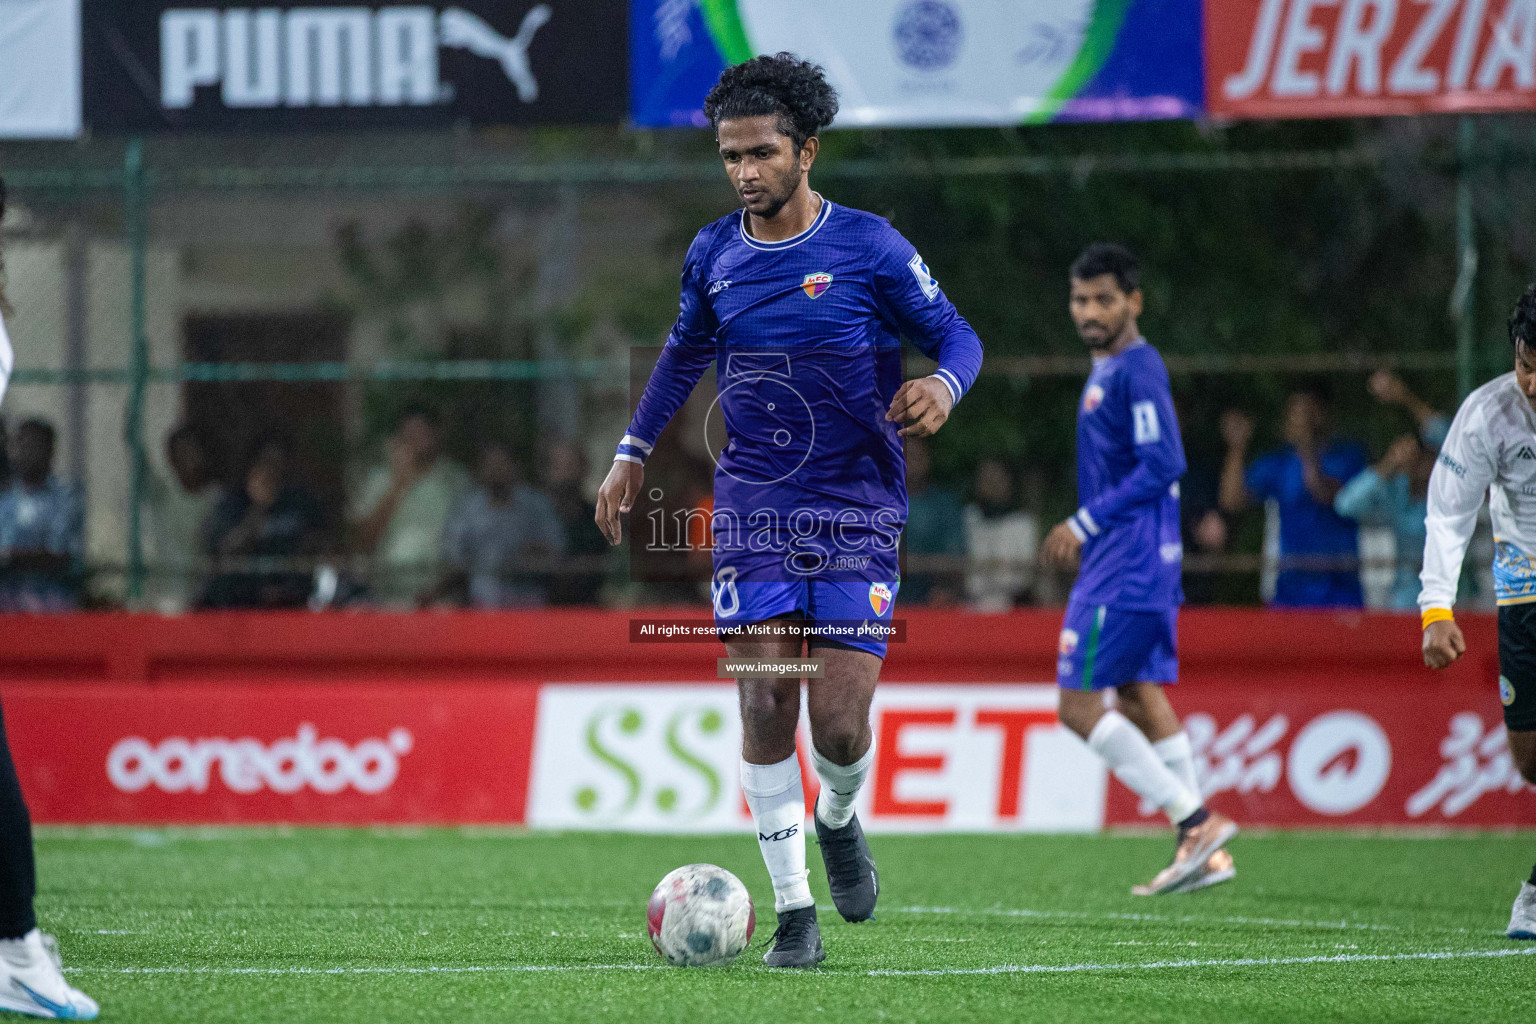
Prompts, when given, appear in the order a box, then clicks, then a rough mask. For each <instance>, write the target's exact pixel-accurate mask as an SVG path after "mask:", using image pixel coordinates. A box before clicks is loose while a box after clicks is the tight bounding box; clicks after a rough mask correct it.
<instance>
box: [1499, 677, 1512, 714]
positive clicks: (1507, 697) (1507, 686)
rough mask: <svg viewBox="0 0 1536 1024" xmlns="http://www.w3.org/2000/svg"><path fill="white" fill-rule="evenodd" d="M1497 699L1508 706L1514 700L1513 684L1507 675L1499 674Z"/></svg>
mask: <svg viewBox="0 0 1536 1024" xmlns="http://www.w3.org/2000/svg"><path fill="white" fill-rule="evenodd" d="M1499 700H1501V701H1503V702H1504V706H1505V707H1509V706H1510V705H1511V704H1513V703H1514V702H1515V686H1514V684H1513V683H1511V682H1510V681H1509V678H1508V677H1507V676H1499Z"/></svg>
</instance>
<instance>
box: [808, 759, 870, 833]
mask: <svg viewBox="0 0 1536 1024" xmlns="http://www.w3.org/2000/svg"><path fill="white" fill-rule="evenodd" d="M811 763H812V764H814V765H815V766H816V777H817V778H819V779H820V780H821V795H820V796H818V797H817V798H816V817H818V818H820V819H821V820H822V821H823V822H824V823H826V824H828V825H831V826H832V827H833V828H842V827H843V826H844V825H846V824H848V822H849V821H850V820H852V818H853V804H854V801H856V800H857V799H858V798H859V790H860V789H862V788H863V786H864V780H865V779H867V778H869V770H870V768H871V767H873V766H874V763H875V745H874V744H873V743H871V744H870V745H869V749H868V750H866V751H864V756H863V757H861V758H859V759H858V760H857V761H855V762H853V764H834V763H833V762H831V761H828V760H827V759H826V758H825V757H822V756H821V751H819V750H817V749H816V746H815V744H812V745H811Z"/></svg>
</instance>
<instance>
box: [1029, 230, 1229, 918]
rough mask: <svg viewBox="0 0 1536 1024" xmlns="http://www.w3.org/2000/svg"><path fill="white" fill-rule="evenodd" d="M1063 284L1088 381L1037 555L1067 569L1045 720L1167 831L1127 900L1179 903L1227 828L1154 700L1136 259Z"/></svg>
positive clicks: (1167, 603) (1172, 569) (1164, 482)
mask: <svg viewBox="0 0 1536 1024" xmlns="http://www.w3.org/2000/svg"><path fill="white" fill-rule="evenodd" d="M1070 276H1071V288H1072V291H1071V312H1072V319H1073V321H1074V323H1075V325H1076V327H1077V331H1078V334H1079V336H1080V337H1081V338H1082V339H1083V341H1084V342H1085V343H1086V344H1087V346H1088V349H1089V351H1090V353H1091V354H1092V355H1093V370H1092V372H1091V373H1090V374H1089V376H1088V383H1087V384H1086V385H1085V386H1084V388H1083V395H1082V399H1081V401H1080V402H1079V404H1078V410H1077V486H1078V498H1079V500H1080V502H1081V507H1080V508H1078V510H1077V511H1076V512H1075V513H1073V514H1072V515H1071V516H1070V517H1068V518H1067V519H1066V520H1065V521H1064V522H1062V523H1061V524H1059V525H1058V526H1056V528H1055V529H1053V530H1052V531H1051V533H1050V535H1049V536H1047V538H1046V541H1045V544H1044V545H1043V547H1042V549H1041V558H1042V559H1043V560H1044V561H1045V562H1047V563H1048V564H1052V565H1056V566H1060V567H1071V566H1073V565H1077V566H1079V568H1078V574H1077V581H1076V583H1075V584H1074V585H1073V587H1072V596H1071V598H1070V599H1069V601H1068V603H1067V612H1066V616H1065V619H1064V621H1063V623H1062V630H1061V635H1060V639H1059V644H1058V651H1059V661H1058V663H1057V667H1056V673H1057V675H1056V679H1057V683H1058V685H1059V687H1060V701H1059V705H1058V713H1059V715H1060V718H1061V721H1062V724H1064V725H1066V726H1067V727H1068V728H1069V729H1071V730H1072V731H1073V732H1075V733H1077V735H1078V736H1080V737H1081V738H1082V739H1083V740H1084V741H1085V742H1087V744H1088V746H1089V747H1090V748H1091V749H1092V750H1093V751H1094V752H1095V753H1097V754H1098V755H1099V756H1100V757H1102V758H1104V760H1105V762H1106V763H1107V764H1108V765H1109V768H1110V770H1111V771H1112V772H1113V773H1114V775H1115V777H1116V778H1118V779H1120V781H1121V782H1123V783H1125V784H1126V785H1127V786H1128V787H1129V788H1130V789H1131V790H1132V791H1134V792H1135V793H1136V794H1137V795H1138V796H1140V797H1142V798H1143V799H1144V800H1146V801H1147V802H1149V803H1151V804H1153V805H1155V806H1157V807H1159V808H1161V809H1162V810H1163V811H1164V813H1166V814H1167V815H1168V819H1169V821H1170V822H1172V823H1173V824H1174V825H1175V826H1176V827H1177V828H1178V834H1179V844H1178V849H1177V851H1176V852H1175V855H1174V860H1173V863H1172V864H1170V865H1169V866H1168V867H1167V868H1165V869H1164V870H1163V871H1161V872H1159V873H1158V875H1157V876H1156V877H1155V878H1153V879H1152V881H1151V882H1150V883H1149V884H1147V885H1144V886H1136V887H1135V888H1134V889H1133V892H1136V893H1137V894H1139V895H1153V894H1163V893H1174V892H1189V891H1192V890H1194V889H1199V888H1203V887H1205V886H1208V885H1213V884H1215V883H1217V882H1222V881H1226V880H1227V879H1230V878H1232V877H1233V876H1234V875H1235V873H1236V869H1235V867H1234V866H1233V863H1232V858H1231V855H1230V854H1229V853H1227V851H1226V850H1225V849H1224V847H1225V845H1226V843H1227V841H1228V840H1229V839H1231V838H1232V836H1234V835H1236V834H1237V826H1236V825H1235V824H1234V823H1233V822H1232V821H1231V820H1229V819H1228V818H1226V817H1225V816H1223V815H1221V814H1218V813H1216V812H1214V811H1211V810H1210V809H1209V808H1207V807H1205V806H1204V803H1203V800H1202V799H1201V795H1200V786H1199V781H1198V779H1197V777H1196V773H1195V765H1194V752H1193V750H1192V748H1191V746H1190V742H1189V737H1188V736H1187V735H1186V734H1185V732H1184V727H1183V724H1182V723H1181V722H1180V721H1179V718H1178V716H1177V715H1176V714H1174V711H1173V707H1172V706H1171V705H1170V704H1169V703H1168V698H1167V695H1166V694H1165V693H1164V692H1163V687H1164V686H1165V685H1167V684H1169V683H1174V682H1177V681H1178V675H1179V661H1178V616H1179V605H1180V604H1181V603H1182V602H1183V600H1184V594H1183V587H1182V584H1181V573H1182V561H1183V547H1182V544H1181V541H1180V531H1179V478H1180V477H1182V476H1183V475H1184V469H1185V461H1184V445H1183V442H1182V440H1181V439H1180V436H1179V422H1178V417H1177V415H1176V414H1175V412H1174V407H1173V393H1172V390H1171V389H1170V387H1169V383H1168V370H1167V368H1166V367H1165V366H1164V365H1163V360H1162V357H1161V356H1159V355H1158V354H1157V350H1156V349H1154V348H1153V347H1152V346H1151V345H1149V344H1147V341H1146V339H1145V338H1143V337H1142V336H1141V332H1140V329H1139V328H1138V326H1137V318H1138V317H1139V316H1140V315H1141V311H1142V293H1141V283H1140V276H1141V272H1140V267H1139V265H1138V264H1137V261H1136V258H1135V256H1133V255H1132V254H1131V252H1130V251H1129V250H1127V249H1125V248H1124V247H1122V246H1118V245H1110V244H1105V243H1098V244H1095V245H1092V246H1090V247H1089V248H1088V249H1087V250H1086V251H1085V252H1084V253H1083V254H1082V255H1081V256H1079V257H1078V259H1077V261H1076V262H1074V263H1073V265H1072V270H1071V275H1070ZM1109 693H1112V694H1113V703H1114V707H1113V708H1109V707H1107V699H1106V698H1107V695H1108V694H1109Z"/></svg>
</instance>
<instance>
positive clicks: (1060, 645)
mask: <svg viewBox="0 0 1536 1024" xmlns="http://www.w3.org/2000/svg"><path fill="white" fill-rule="evenodd" d="M1056 650H1057V651H1059V652H1060V653H1061V655H1062V656H1063V657H1069V656H1071V655H1072V653H1073V652H1074V651H1076V650H1077V630H1075V629H1064V630H1062V631H1061V640H1060V641H1058V642H1057V644H1056Z"/></svg>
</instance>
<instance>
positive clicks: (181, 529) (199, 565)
mask: <svg viewBox="0 0 1536 1024" xmlns="http://www.w3.org/2000/svg"><path fill="white" fill-rule="evenodd" d="M165 461H166V462H167V463H169V464H170V467H171V474H172V476H173V477H174V478H175V479H174V480H173V481H171V482H167V481H166V480H165V479H164V478H162V477H160V476H159V475H152V476H151V477H150V478H149V488H148V495H147V499H148V500H147V502H146V504H145V512H146V514H147V516H146V518H147V519H148V520H149V536H150V542H151V547H152V551H151V554H152V556H153V558H154V563H153V564H154V568H155V574H154V576H153V577H152V581H151V600H152V601H153V605H154V607H155V608H156V610H158V611H160V612H161V613H162V614H174V613H177V612H183V611H186V610H187V609H188V608H190V607H191V606H192V603H193V602H194V601H195V600H196V598H197V595H198V593H199V592H200V591H201V589H202V576H203V574H204V572H205V570H206V568H207V544H206V538H207V536H208V520H209V517H210V516H211V515H212V514H213V509H214V506H215V505H217V504H218V501H219V489H218V487H217V485H215V484H214V482H213V477H212V476H211V475H210V473H209V469H208V452H207V449H206V448H204V446H203V439H202V437H201V435H199V434H198V432H197V429H196V428H195V427H193V426H192V425H191V424H189V423H184V424H182V425H181V426H179V427H177V428H176V429H175V430H172V431H171V432H170V433H169V434H167V435H166V438H165Z"/></svg>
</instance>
